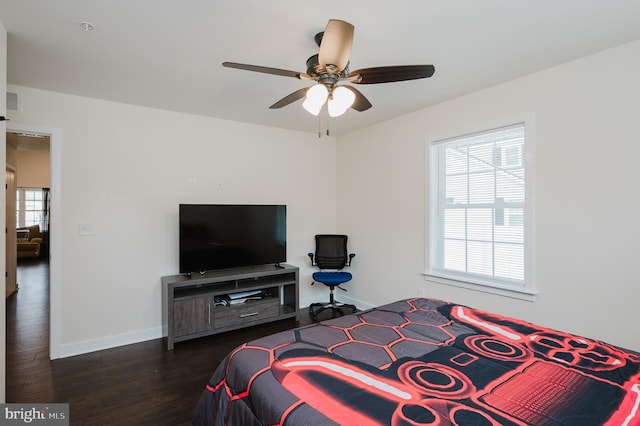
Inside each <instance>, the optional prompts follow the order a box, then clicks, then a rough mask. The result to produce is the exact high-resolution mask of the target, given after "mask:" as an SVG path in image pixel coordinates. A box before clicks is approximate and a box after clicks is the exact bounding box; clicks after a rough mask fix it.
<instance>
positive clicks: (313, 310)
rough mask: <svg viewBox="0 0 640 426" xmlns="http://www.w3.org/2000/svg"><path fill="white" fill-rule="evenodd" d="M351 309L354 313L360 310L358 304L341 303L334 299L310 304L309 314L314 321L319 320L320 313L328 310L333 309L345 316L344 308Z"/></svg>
mask: <svg viewBox="0 0 640 426" xmlns="http://www.w3.org/2000/svg"><path fill="white" fill-rule="evenodd" d="M343 308H344V309H351V311H352V312H353V313H356V312H358V308H357V307H356V305H350V304H348V303H340V302H338V301H335V300H334V301H332V302H329V303H312V304H311V305H309V314H310V315H311V318H312V319H313V322H318V314H319V313H321V312H324V311H327V310H332V311H333V312H334V313H338V314H340V316H344V312H343V311H342V309H343Z"/></svg>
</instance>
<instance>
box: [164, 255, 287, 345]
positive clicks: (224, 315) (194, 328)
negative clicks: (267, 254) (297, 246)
mask: <svg viewBox="0 0 640 426" xmlns="http://www.w3.org/2000/svg"><path fill="white" fill-rule="evenodd" d="M298 274H299V269H298V268H297V267H295V266H291V265H286V264H283V265H278V266H274V265H261V266H254V267H248V268H235V269H228V270H221V271H213V272H208V273H205V274H192V275H191V277H189V276H186V275H173V276H166V277H162V286H163V319H164V320H165V321H166V322H165V323H166V324H167V348H168V349H169V350H171V349H173V347H174V343H176V342H179V341H183V340H189V339H194V338H198V337H203V336H208V335H211V334H216V333H221V332H224V331H230V330H234V329H238V328H243V327H248V326H251V325H257V324H262V323H265V322H270V321H277V320H280V319H285V318H292V317H295V318H298V310H299V292H298V285H299V283H298V282H299V280H298ZM248 293H255V294H254V295H253V296H252V297H250V298H249V299H244V300H245V302H244V303H241V302H240V300H237V299H240V298H241V296H242V295H244V294H248ZM222 300H227V301H228V303H226V304H224V303H220V302H221V301H222Z"/></svg>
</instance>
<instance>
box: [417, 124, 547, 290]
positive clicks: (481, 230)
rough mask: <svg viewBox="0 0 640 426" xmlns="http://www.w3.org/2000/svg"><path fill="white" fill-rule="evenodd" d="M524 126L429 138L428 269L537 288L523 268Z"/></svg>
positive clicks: (449, 278)
mask: <svg viewBox="0 0 640 426" xmlns="http://www.w3.org/2000/svg"><path fill="white" fill-rule="evenodd" d="M524 129H525V126H524V124H517V125H513V126H509V127H503V128H499V129H494V130H490V131H487V132H482V133H476V134H473V135H466V136H462V137H458V138H453V139H447V140H441V141H436V142H433V143H431V144H430V147H429V154H430V173H429V177H430V200H431V202H430V205H431V209H430V212H429V213H430V214H429V221H430V226H429V229H430V234H429V237H428V238H429V254H430V255H429V259H428V261H427V264H428V268H427V275H429V276H431V277H436V278H438V277H439V278H442V279H444V282H445V283H452V284H455V285H463V286H465V287H472V288H477V286H481V287H482V288H487V287H489V288H496V289H499V291H495V292H498V293H501V294H504V292H502V291H500V290H506V291H516V292H521V293H525V294H529V295H531V294H535V292H533V291H532V287H531V284H530V282H529V281H530V280H529V281H528V278H529V277H527V273H526V272H527V263H528V253H530V250H529V245H528V244H529V242H528V241H527V240H526V239H527V235H528V229H526V228H527V225H526V224H527V221H526V220H525V219H526V217H527V208H526V206H527V204H526V203H525V201H526V192H527V182H526V179H525V161H524V160H525V132H524ZM437 281H438V282H443V281H441V280H437ZM524 298H528V297H524Z"/></svg>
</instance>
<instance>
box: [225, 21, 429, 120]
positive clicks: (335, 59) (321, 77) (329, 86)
mask: <svg viewBox="0 0 640 426" xmlns="http://www.w3.org/2000/svg"><path fill="white" fill-rule="evenodd" d="M353 33H354V26H353V25H351V24H350V23H348V22H345V21H341V20H337V19H331V20H329V22H328V23H327V27H326V28H325V30H324V32H321V33H318V34H316V36H315V41H316V44H317V45H318V46H319V47H320V50H319V51H318V54H317V55H313V56H311V57H310V58H309V59H307V72H306V73H304V72H296V71H288V70H283V69H279V68H270V67H263V66H258V65H248V64H239V63H236V62H223V63H222V65H223V66H224V67H228V68H237V69H241V70H246V71H254V72H261V73H266V74H274V75H280V76H284V77H294V78H297V79H300V80H309V81H316V82H317V84H315V85H313V86H310V87H304V88H302V89H299V90H296V91H295V92H293V93H291V94H289V95H287V96H285V97H284V98H282V99H280V100H279V101H278V102H276V103H274V104H273V105H271V106H270V107H269V108H271V109H276V108H282V107H284V106H287V105H289V104H291V103H293V102H295V101H297V100H300V99H302V98H306V99H305V101H304V103H303V104H302V106H303V107H304V108H305V109H306V110H307V111H309V112H310V113H311V114H313V115H318V114H319V113H320V110H321V109H322V107H323V105H324V104H325V102H327V109H328V111H329V115H330V116H332V117H337V116H339V115H342V114H344V113H345V112H346V111H347V110H348V109H349V108H353V109H355V110H356V111H366V110H368V109H369V108H371V106H372V105H371V102H369V100H368V99H367V98H366V97H365V96H364V95H363V94H362V93H360V91H359V90H357V89H356V88H354V87H352V86H347V85H341V84H340V83H343V82H346V83H351V84H378V83H390V82H395V81H405V80H415V79H420V78H428V77H431V76H432V75H433V73H434V72H435V67H434V66H433V65H399V66H386V67H374V68H363V69H359V70H356V71H349V56H350V55H351V46H352V44H353Z"/></svg>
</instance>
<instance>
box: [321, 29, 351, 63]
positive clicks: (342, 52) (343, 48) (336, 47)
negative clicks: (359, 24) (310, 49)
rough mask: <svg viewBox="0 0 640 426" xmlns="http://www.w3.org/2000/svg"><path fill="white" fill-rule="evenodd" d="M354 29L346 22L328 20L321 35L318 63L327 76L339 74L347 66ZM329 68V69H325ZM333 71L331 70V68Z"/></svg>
mask: <svg viewBox="0 0 640 426" xmlns="http://www.w3.org/2000/svg"><path fill="white" fill-rule="evenodd" d="M353 32H354V28H353V25H351V24H350V23H348V22H345V21H340V20H337V19H330V20H329V22H328V23H327V27H326V28H325V30H324V34H323V35H322V42H321V43H320V51H319V52H318V62H319V63H320V65H321V66H322V67H323V68H325V69H327V71H328V72H329V74H333V73H334V72H337V73H340V72H342V70H344V69H345V68H346V67H347V64H349V57H350V56H351V46H352V45H353ZM327 66H329V68H327ZM332 66H334V67H335V69H333V67H332Z"/></svg>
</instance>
